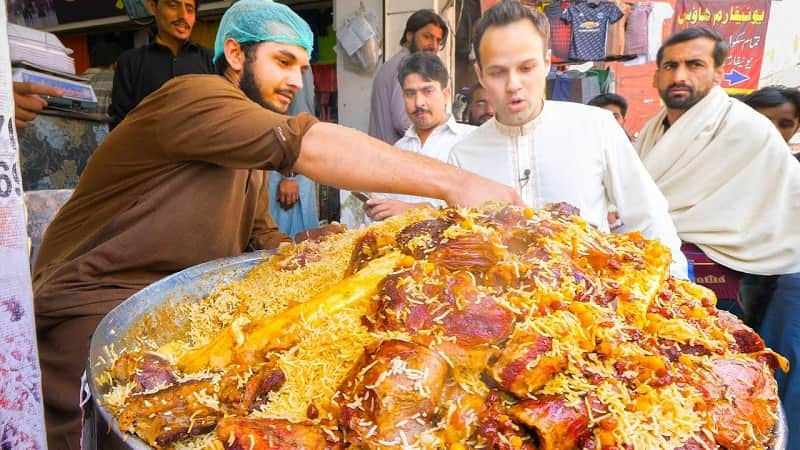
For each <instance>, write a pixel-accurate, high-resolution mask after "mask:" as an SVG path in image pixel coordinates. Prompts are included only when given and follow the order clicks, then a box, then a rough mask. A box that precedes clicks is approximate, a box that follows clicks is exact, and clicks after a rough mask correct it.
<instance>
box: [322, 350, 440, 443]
mask: <svg viewBox="0 0 800 450" xmlns="http://www.w3.org/2000/svg"><path fill="white" fill-rule="evenodd" d="M447 372H448V366H447V363H446V362H445V361H444V359H442V357H441V356H439V355H438V354H436V353H435V352H433V351H431V350H430V349H428V348H427V347H423V346H420V345H417V344H414V343H411V342H405V341H399V340H389V341H385V342H383V343H381V345H380V346H379V347H378V349H377V350H376V351H375V352H374V353H370V354H367V355H366V357H365V358H363V359H362V362H361V364H358V365H357V366H356V367H355V368H354V369H353V371H351V375H350V376H348V378H347V380H346V381H345V383H344V385H343V386H342V388H341V389H340V392H339V393H338V394H337V396H336V398H337V402H338V404H339V406H340V407H341V418H340V421H339V423H340V424H342V426H343V427H344V428H345V430H349V432H347V433H345V435H346V436H347V440H348V441H349V442H350V443H351V444H352V445H354V446H356V447H361V448H369V449H388V448H397V447H399V446H400V445H401V444H402V443H404V442H408V443H409V444H411V443H414V442H418V441H424V440H425V439H426V434H429V433H431V432H432V431H431V430H432V429H433V423H434V420H435V419H436V418H435V417H434V415H435V412H436V410H437V406H438V404H439V401H440V399H441V397H442V391H443V388H444V382H445V377H446V375H447Z"/></svg>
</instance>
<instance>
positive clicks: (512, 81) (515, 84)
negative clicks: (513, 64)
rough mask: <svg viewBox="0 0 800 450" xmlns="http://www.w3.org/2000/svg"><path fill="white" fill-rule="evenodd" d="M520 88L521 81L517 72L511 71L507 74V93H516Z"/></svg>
mask: <svg viewBox="0 0 800 450" xmlns="http://www.w3.org/2000/svg"><path fill="white" fill-rule="evenodd" d="M521 88H522V80H521V78H520V76H519V74H518V73H517V71H515V70H512V71H510V72H509V74H508V84H507V85H506V89H507V90H508V91H509V92H516V91H518V90H520V89H521Z"/></svg>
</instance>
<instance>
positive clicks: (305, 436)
mask: <svg viewBox="0 0 800 450" xmlns="http://www.w3.org/2000/svg"><path fill="white" fill-rule="evenodd" d="M323 427H325V428H323ZM217 436H218V437H219V439H220V441H222V444H223V445H224V446H225V449H226V450H335V449H341V448H343V447H342V436H341V433H339V431H338V430H337V429H336V427H335V426H331V425H330V424H328V425H327V426H326V425H315V424H312V423H293V422H289V421H288V420H284V419H255V418H254V419H249V418H243V417H226V418H224V419H222V420H220V421H219V424H218V425H217Z"/></svg>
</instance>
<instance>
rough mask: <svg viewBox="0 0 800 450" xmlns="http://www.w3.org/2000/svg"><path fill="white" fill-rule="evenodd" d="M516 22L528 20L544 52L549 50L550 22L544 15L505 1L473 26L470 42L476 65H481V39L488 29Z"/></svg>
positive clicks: (492, 8) (513, 2)
mask: <svg viewBox="0 0 800 450" xmlns="http://www.w3.org/2000/svg"><path fill="white" fill-rule="evenodd" d="M518 20H530V21H531V25H533V28H534V29H535V30H536V32H538V33H539V36H540V37H541V38H542V43H543V44H544V51H545V52H547V50H548V49H549V48H550V22H548V21H547V17H545V15H544V14H542V13H540V12H539V11H536V10H535V9H532V8H529V7H527V6H525V5H523V4H522V3H520V2H518V1H516V0H507V1H503V2H501V3H497V4H495V5H494V6H492V7H491V8H489V9H488V10H487V11H486V13H485V14H484V15H483V17H481V18H480V19H479V20H478V24H477V25H476V26H475V39H474V40H473V42H472V45H473V49H474V50H475V57H476V58H478V65H480V64H481V54H480V48H481V39H483V35H484V33H486V30H487V29H488V28H489V27H502V26H504V25H508V24H511V23H514V22H516V21H518Z"/></svg>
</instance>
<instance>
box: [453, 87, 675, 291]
mask: <svg viewBox="0 0 800 450" xmlns="http://www.w3.org/2000/svg"><path fill="white" fill-rule="evenodd" d="M449 161H450V163H452V164H455V165H457V166H459V167H461V168H463V169H466V170H469V171H471V172H475V173H478V174H480V175H483V176H485V177H487V178H489V179H492V180H494V181H497V182H499V183H503V184H505V185H508V186H512V187H514V188H516V189H517V191H518V192H519V193H520V195H521V196H522V198H523V200H524V201H525V203H526V204H528V205H530V206H533V207H536V208H540V207H542V206H544V205H545V204H547V203H555V202H567V203H569V204H571V205H573V206H576V207H578V208H579V209H580V211H581V217H583V218H584V219H586V221H588V222H589V223H591V224H592V225H594V226H596V227H597V228H599V229H601V230H603V231H606V232H607V231H609V226H608V207H609V205H610V204H614V205H616V206H617V211H618V214H619V216H620V219H621V220H622V222H623V223H624V225H623V227H622V229H621V230H620V231H623V232H624V231H634V230H638V231H641V232H642V234H643V235H644V236H646V237H648V238H652V239H658V240H660V241H661V242H662V243H663V244H664V245H666V246H668V247H669V248H670V250H671V251H672V257H673V264H672V267H671V272H672V274H673V275H675V276H679V277H682V278H686V258H685V257H684V256H683V253H681V251H680V244H681V243H680V239H678V234H677V232H676V231H675V226H674V225H673V223H672V220H671V219H670V216H669V213H668V208H667V201H666V199H665V198H664V196H663V195H662V194H661V192H660V191H659V190H658V188H657V187H656V185H655V183H654V182H653V180H652V179H651V178H650V175H649V174H648V173H647V171H646V170H645V168H644V166H643V165H642V162H641V161H640V160H639V157H638V155H637V154H636V152H635V151H634V149H633V146H632V145H631V143H630V141H629V140H628V137H627V136H626V135H625V132H624V130H623V129H622V127H620V126H619V124H617V123H616V121H614V118H613V116H612V115H611V113H610V112H608V111H606V110H603V109H601V108H595V107H591V106H585V105H581V104H577V103H568V102H554V101H545V104H544V108H543V109H542V112H541V114H539V116H538V117H536V118H535V119H534V120H532V121H531V122H529V123H527V124H525V125H524V126H521V127H509V126H505V125H502V124H500V123H498V122H497V121H496V120H495V119H494V118H493V119H490V120H488V121H487V122H486V123H484V124H483V125H481V126H480V127H479V128H478V129H477V130H475V131H474V132H472V133H471V134H470V135H469V138H468V139H465V140H462V141H461V142H460V143H458V144H456V146H455V147H453V150H452V152H451V153H450V158H449Z"/></svg>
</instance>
